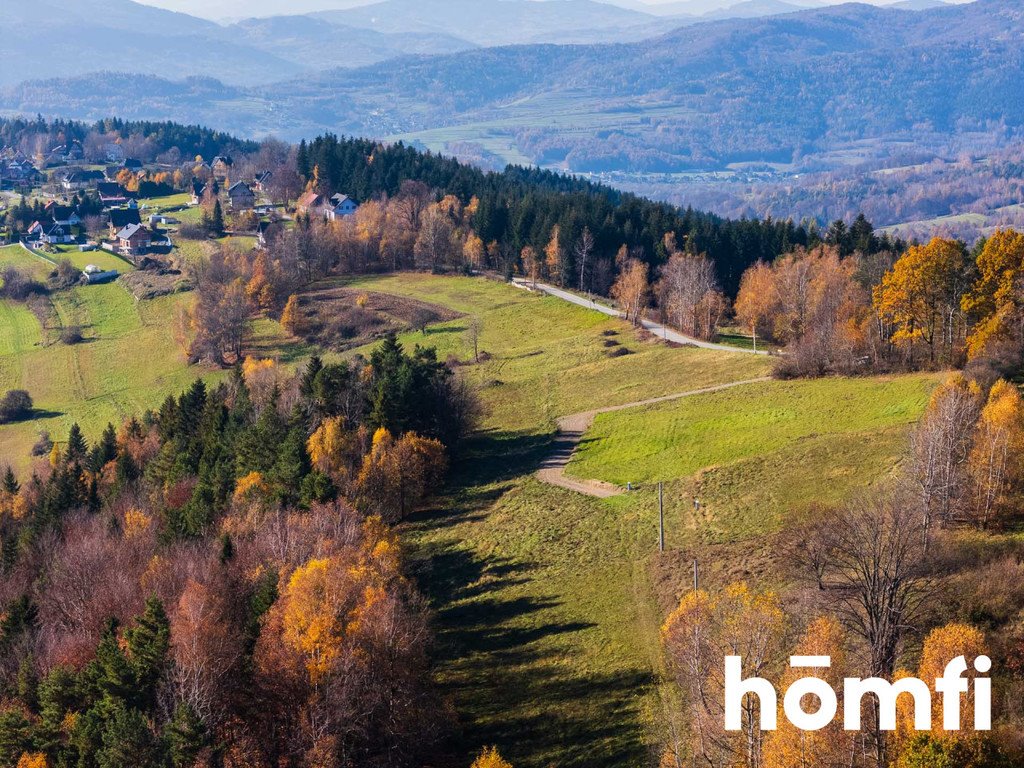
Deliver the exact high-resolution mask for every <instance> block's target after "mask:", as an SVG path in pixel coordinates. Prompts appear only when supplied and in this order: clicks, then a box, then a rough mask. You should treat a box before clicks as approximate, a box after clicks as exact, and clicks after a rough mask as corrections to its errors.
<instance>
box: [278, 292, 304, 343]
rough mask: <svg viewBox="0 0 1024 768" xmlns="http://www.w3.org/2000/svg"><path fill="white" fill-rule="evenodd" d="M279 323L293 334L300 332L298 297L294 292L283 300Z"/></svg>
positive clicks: (300, 315)
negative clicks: (286, 299)
mask: <svg viewBox="0 0 1024 768" xmlns="http://www.w3.org/2000/svg"><path fill="white" fill-rule="evenodd" d="M281 325H283V326H284V329H285V330H286V331H288V333H290V334H292V335H293V336H298V335H300V333H301V332H302V313H301V312H299V298H298V296H296V295H295V294H294V293H293V294H292V295H291V296H289V297H288V301H286V302H285V305H284V311H283V312H281Z"/></svg>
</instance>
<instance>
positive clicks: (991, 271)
mask: <svg viewBox="0 0 1024 768" xmlns="http://www.w3.org/2000/svg"><path fill="white" fill-rule="evenodd" d="M976 264H977V272H978V276H977V279H976V280H975V282H974V285H973V286H972V287H971V289H970V291H968V292H967V293H966V294H965V295H964V297H963V300H962V308H963V310H964V312H966V313H967V315H968V316H969V317H970V318H971V319H972V320H973V321H974V327H973V329H972V331H971V334H970V336H969V337H968V339H967V347H968V353H969V354H970V356H971V357H972V358H974V357H979V356H981V355H982V354H984V353H986V352H992V351H993V348H994V347H998V346H999V345H1004V344H1012V345H1015V346H1016V347H1017V349H1018V353H1017V355H1016V356H1017V357H1019V354H1020V352H1019V349H1020V347H1021V345H1022V343H1024V335H1022V332H1021V331H1022V328H1024V325H1022V321H1024V315H1022V312H1024V301H1022V299H1024V234H1021V233H1020V232H1016V231H1015V230H1012V229H1002V230H998V231H997V232H995V233H993V234H992V236H991V237H989V238H987V239H986V240H985V241H984V245H983V246H982V248H981V251H980V253H978V256H977V259H976Z"/></svg>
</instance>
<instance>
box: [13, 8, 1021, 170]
mask: <svg viewBox="0 0 1024 768" xmlns="http://www.w3.org/2000/svg"><path fill="white" fill-rule="evenodd" d="M1022 36H1024V17H1022V15H1021V13H1020V6H1019V4H1018V3H1017V2H1016V0H977V2H974V3H969V4H963V5H956V6H951V7H943V8H935V9H932V10H925V11H905V10H894V9H885V8H875V7H872V6H867V5H862V4H848V5H842V6H834V7H829V8H823V9H818V10H810V11H803V12H800V13H789V14H784V15H780V16H773V17H767V18H759V19H731V20H722V21H716V22H711V23H703V24H699V25H695V26H689V27H684V28H682V29H679V30H677V31H675V32H672V33H669V34H667V35H663V36H661V37H658V38H655V39H653V40H647V41H643V42H641V43H631V44H617V45H583V46H565V45H551V46H536V45H527V46H511V47H505V48H488V49H482V50H471V51H464V52H461V53H455V54H450V55H442V56H419V57H408V58H403V59H398V60H394V61H390V62H387V63H385V64H379V65H374V66H370V67H364V68H361V69H355V70H346V71H331V72H327V73H324V74H323V75H320V76H315V77H303V78H302V79H301V80H295V81H292V82H289V83H286V84H276V85H270V86H261V87H257V88H251V89H242V88H233V87H228V86H219V85H218V84H216V83H211V82H210V81H206V80H203V81H192V82H184V83H172V82H170V81H167V80H161V79H159V78H147V79H138V78H134V77H131V76H127V77H122V76H114V75H111V76H106V77H103V78H96V77H88V78H68V79H62V80H51V81H45V82H35V83H30V84H24V85H21V86H18V87H15V88H11V89H9V90H7V91H5V92H2V93H0V109H6V110H22V111H31V112H35V111H37V110H39V111H43V112H44V113H46V112H50V113H62V114H69V115H72V116H81V117H89V118H94V117H99V116H102V114H110V113H111V112H119V113H120V114H125V116H136V117H150V118H153V117H159V118H173V119H179V120H180V119H186V120H188V121H197V122H203V123H206V124H211V125H216V126H217V127H219V128H224V129H230V130H232V131H234V132H237V133H242V134H247V135H259V134H261V133H266V132H274V133H277V134H278V135H282V136H284V137H285V138H292V139H295V140H297V139H298V138H300V137H301V136H303V135H305V136H309V135H313V134H315V133H318V132H321V131H323V130H337V131H344V132H345V133H349V134H356V135H367V136H373V137H398V136H401V137H405V138H416V139H420V140H422V141H424V142H425V143H426V144H427V146H431V147H432V148H435V149H443V148H445V143H446V142H447V141H449V139H448V138H446V135H447V134H442V133H438V132H437V129H440V128H446V129H447V128H451V127H452V126H462V127H461V128H460V130H459V132H458V135H459V137H460V140H462V141H474V140H479V141H480V142H482V143H483V142H485V143H486V145H487V146H488V147H489V148H491V150H492V151H497V152H499V153H502V152H503V153H504V154H503V155H502V156H503V157H505V158H506V159H512V157H513V156H514V157H515V158H518V160H519V162H523V158H526V159H529V160H530V161H532V162H535V163H537V164H539V165H560V166H561V167H564V168H567V169H569V170H574V171H606V170H633V171H656V172H662V171H679V170H686V169H707V168H721V167H724V166H726V165H728V164H730V163H736V162H744V161H772V162H783V163H795V164H797V165H799V166H800V167H802V168H811V167H819V168H820V167H821V166H822V165H823V164H825V165H827V164H828V163H833V164H835V163H836V162H838V161H839V158H837V156H836V155H835V153H836V151H837V149H838V148H840V147H845V148H848V149H849V151H851V152H853V151H855V152H858V153H860V154H861V155H862V156H863V155H864V154H865V153H867V154H869V155H870V154H872V153H874V154H877V155H884V154H885V153H886V152H887V151H891V150H893V149H894V148H895V149H899V148H901V147H902V148H904V149H905V147H906V144H907V142H908V141H912V142H913V143H914V145H915V146H916V147H917V148H918V149H922V150H923V149H927V148H935V147H940V146H943V147H945V146H948V145H949V144H950V142H953V141H954V140H956V139H958V138H959V140H960V141H961V142H963V143H962V144H961V145H958V146H960V148H961V149H963V148H967V149H970V148H973V147H975V146H976V145H978V144H979V142H981V141H982V140H983V139H984V140H985V141H991V140H993V139H996V140H1005V139H1006V138H1009V137H1012V136H1013V135H1015V134H1016V132H1018V131H1019V130H1020V129H1021V127H1022V126H1024V78H1022V77H1021V76H1020V75H1021V72H1022V70H1024V46H1022V45H1021V39H1022ZM112 68H113V67H112ZM126 92H129V93H132V94H133V98H132V99H131V100H128V103H126V100H125V99H124V94H125V93H126ZM229 104H230V109H228V108H227V107H228V105H229ZM122 110H129V114H126V113H125V112H123V111H122ZM553 117H557V118H558V119H557V120H553V119H552V118H553ZM994 124H998V125H999V129H998V130H996V131H993V130H990V128H991V126H992V125H994ZM609 126H611V128H610V127H609ZM431 131H434V132H435V133H433V134H432V133H431ZM498 139H500V140H501V141H499V140H498ZM485 140H486V141H485ZM503 141H507V142H508V147H509V149H508V150H506V149H503V148H502V142H503Z"/></svg>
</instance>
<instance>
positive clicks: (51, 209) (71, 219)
mask: <svg viewBox="0 0 1024 768" xmlns="http://www.w3.org/2000/svg"><path fill="white" fill-rule="evenodd" d="M43 210H45V211H46V213H47V214H48V215H49V216H50V218H51V219H53V223H54V224H58V225H60V226H62V227H67V228H69V229H70V228H71V227H75V226H78V225H79V224H81V223H82V217H81V216H79V215H78V211H76V210H75V209H74V208H72V207H71V206H70V205H58V204H57V203H56V202H54V201H53V200H51V201H50V202H48V203H47V204H46V207H45V208H44V209H43Z"/></svg>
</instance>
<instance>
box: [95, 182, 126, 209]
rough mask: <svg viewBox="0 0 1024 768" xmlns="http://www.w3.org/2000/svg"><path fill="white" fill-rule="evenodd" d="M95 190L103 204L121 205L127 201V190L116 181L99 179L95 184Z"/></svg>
mask: <svg viewBox="0 0 1024 768" xmlns="http://www.w3.org/2000/svg"><path fill="white" fill-rule="evenodd" d="M96 192H97V194H98V195H99V197H100V202H101V203H102V204H103V206H104V207H105V208H106V207H110V206H113V205H123V204H124V203H127V202H128V190H126V189H125V188H124V187H122V186H121V185H120V184H118V183H117V182H113V181H101V182H100V183H99V184H97V185H96Z"/></svg>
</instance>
